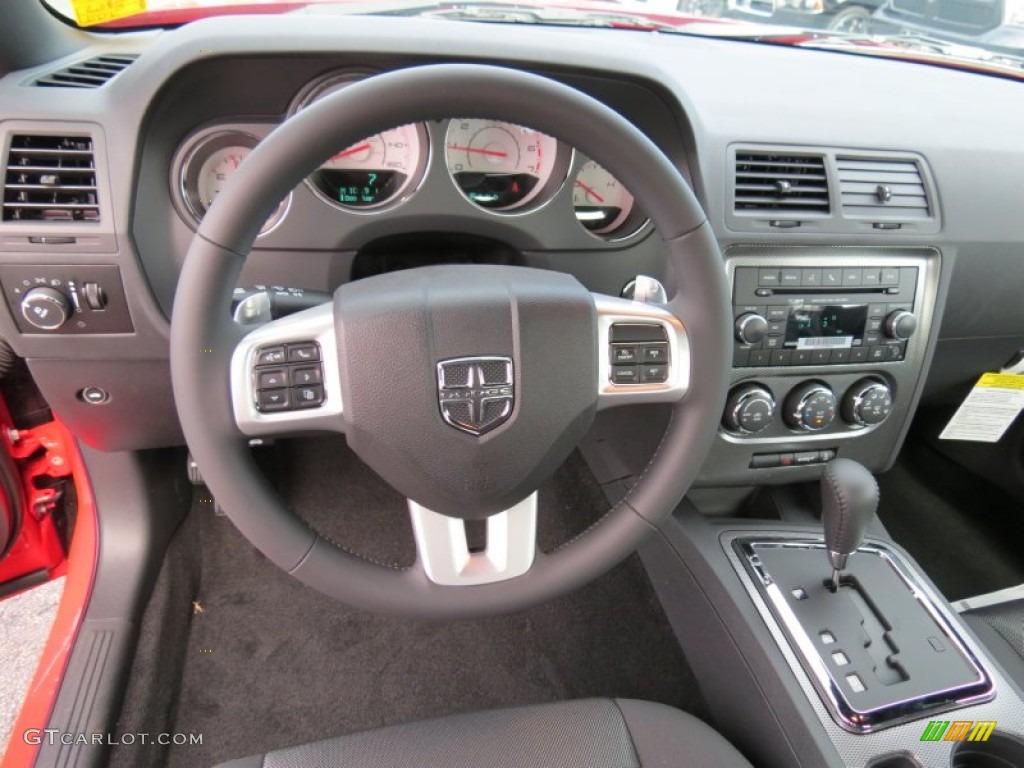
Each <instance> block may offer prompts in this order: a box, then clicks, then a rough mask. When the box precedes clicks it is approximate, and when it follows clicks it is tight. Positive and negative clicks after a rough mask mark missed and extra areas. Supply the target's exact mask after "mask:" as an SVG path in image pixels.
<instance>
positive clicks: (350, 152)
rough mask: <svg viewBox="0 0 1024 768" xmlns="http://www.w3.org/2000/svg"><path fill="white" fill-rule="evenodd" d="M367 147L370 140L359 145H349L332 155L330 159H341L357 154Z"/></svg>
mask: <svg viewBox="0 0 1024 768" xmlns="http://www.w3.org/2000/svg"><path fill="white" fill-rule="evenodd" d="M369 148H370V142H368V141H367V142H365V143H363V144H359V145H357V146H355V147H349V148H348V149H346V150H345V151H344V152H339V153H338V154H336V155H335V156H334V157H332V158H331V160H341V158H343V157H348V156H349V155H358V154H359V153H360V152H365V151H366V150H368V149H369Z"/></svg>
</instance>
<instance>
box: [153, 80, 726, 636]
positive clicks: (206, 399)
mask: <svg viewBox="0 0 1024 768" xmlns="http://www.w3.org/2000/svg"><path fill="white" fill-rule="evenodd" d="M555 105H557V108H556V106H555ZM464 115H471V116H473V117H480V118H490V119H498V120H502V119H508V118H509V116H511V115H514V116H515V120H516V122H517V123H522V124H526V125H530V126H531V127H532V128H534V129H536V130H540V131H543V132H545V133H548V134H550V135H552V136H555V137H557V138H560V139H562V140H564V141H566V142H568V143H570V144H571V145H573V146H575V147H577V148H579V149H580V150H581V151H582V152H583V153H585V154H586V155H587V156H588V157H591V158H594V159H595V160H596V161H598V162H599V163H601V164H602V165H603V166H604V167H606V168H607V169H608V170H609V171H610V172H611V173H612V174H614V175H615V176H616V177H617V178H618V179H620V181H621V182H622V183H623V184H624V185H625V186H626V187H627V188H628V189H630V191H631V192H632V193H633V195H634V196H635V198H636V200H637V204H638V205H640V206H641V207H642V208H643V210H645V211H646V212H647V214H648V215H649V216H650V218H651V220H652V221H653V223H654V225H655V228H656V230H657V232H658V233H659V234H660V235H661V237H662V239H663V241H664V243H665V249H666V254H667V264H666V271H665V275H666V279H665V282H666V287H667V289H668V292H669V295H670V297H671V298H670V300H669V304H668V305H667V308H668V309H669V310H670V311H671V312H672V313H673V314H674V315H675V316H676V317H677V318H679V320H680V321H681V322H682V323H683V325H684V327H685V328H686V332H687V334H688V337H689V345H690V361H691V367H690V370H691V376H690V384H689V388H688V391H687V393H686V396H685V398H683V399H682V400H680V401H679V402H677V403H675V404H674V405H673V406H672V418H671V420H670V423H669V426H668V428H667V430H666V432H665V434H664V436H663V438H662V441H661V444H660V445H659V447H658V449H657V451H656V452H655V454H654V456H653V457H652V459H651V461H650V463H649V465H648V466H647V468H646V469H645V470H644V472H643V473H642V474H641V475H640V477H639V478H638V479H637V481H636V483H635V485H634V486H633V488H632V489H631V490H630V491H629V493H628V494H627V495H626V497H625V498H624V499H622V500H621V501H620V502H619V503H618V504H616V505H615V506H613V507H612V508H611V509H610V510H609V511H608V512H607V513H606V514H605V515H604V517H602V518H601V519H600V521H598V522H597V523H595V524H594V525H593V526H591V527H590V528H589V529H588V530H587V531H585V532H584V533H582V534H580V535H579V536H577V537H576V538H575V539H573V540H572V541H570V542H568V543H567V544H564V545H563V546H562V547H560V548H559V549H558V550H556V551H555V552H552V553H549V554H541V553H538V554H537V556H536V560H535V561H534V563H533V565H532V567H531V568H530V569H529V570H528V571H527V572H526V573H525V574H523V575H521V576H518V577H516V578H512V579H508V580H506V581H499V582H495V583H490V584H481V585H474V586H458V587H452V586H440V585H438V584H435V583H433V582H432V581H430V580H429V579H428V578H427V577H426V575H425V574H424V572H423V570H422V568H418V567H415V566H414V567H412V568H409V569H394V568H388V567H384V566H381V565H378V564H376V563H372V562H369V561H368V560H365V559H363V558H361V557H359V556H358V555H354V554H352V553H350V552H347V551H345V550H343V549H342V548H340V547H339V546H337V545H335V544H334V543H332V542H329V541H327V540H326V539H324V538H322V537H320V536H319V535H318V534H317V533H316V532H314V531H312V530H311V529H310V528H309V527H308V526H307V525H306V524H305V523H304V522H302V521H301V520H299V519H298V518H297V517H295V516H294V515H293V514H291V513H290V512H289V511H288V510H287V509H286V508H285V506H284V505H283V504H282V502H281V501H280V499H279V498H278V497H277V496H276V494H275V492H274V491H273V490H272V488H271V487H270V485H269V483H268V482H267V480H266V478H265V477H264V476H263V475H262V473H261V472H260V470H259V469H258V468H257V467H256V465H255V463H254V462H253V460H252V458H251V456H250V454H249V449H248V447H247V442H246V439H245V436H244V435H243V434H242V433H241V432H240V431H239V428H238V426H237V424H236V423H235V421H234V417H233V415H232V408H231V380H230V372H229V367H230V361H231V356H232V352H233V350H234V349H235V346H236V344H237V343H238V342H239V341H240V340H241V338H242V337H243V336H244V334H245V330H244V329H242V328H241V327H239V326H237V325H236V324H235V323H234V322H232V321H231V317H230V311H229V310H230V302H231V297H232V291H233V289H234V287H235V286H236V284H237V280H238V277H239V274H240V272H241V268H242V265H243V263H244V261H245V258H246V254H247V253H248V251H249V249H250V248H251V246H252V244H253V242H254V240H255V238H256V235H257V234H258V232H259V230H260V228H261V226H262V224H263V222H264V221H266V219H267V218H268V216H270V214H271V213H272V212H273V211H274V209H275V208H276V207H277V204H278V201H279V200H281V199H282V198H283V197H284V196H285V195H287V194H288V192H289V191H291V190H292V189H293V188H294V187H295V186H297V185H298V184H299V182H301V181H302V179H303V178H305V177H306V176H307V175H308V174H309V173H310V172H311V171H312V170H313V169H314V168H316V167H317V166H318V165H319V164H320V163H321V162H322V160H323V158H325V157H329V156H330V155H331V154H332V153H333V152H334V151H336V149H337V147H339V146H348V145H350V144H353V143H355V142H356V141H359V140H360V139H361V138H362V137H364V136H369V135H373V134H374V133H378V132H380V131H382V130H386V129H388V128H390V127H392V126H394V125H402V124H406V123H411V122H421V121H429V120H441V119H446V118H449V117H451V116H464ZM730 329H731V313H730V302H729V295H728V289H727V284H726V279H725V271H724V268H723V264H722V259H721V253H720V251H719V249H718V245H717V242H716V240H715V238H714V237H713V235H712V233H711V230H710V226H709V224H708V223H707V221H706V218H705V216H704V213H703V210H702V209H701V207H700V204H699V203H698V201H697V200H696V197H695V196H694V194H693V192H692V191H691V189H690V187H689V186H688V185H687V184H686V182H685V180H684V179H683V177H682V176H681V175H680V173H679V171H678V170H677V169H676V168H675V167H674V166H673V165H672V163H671V162H670V160H669V159H668V158H667V157H666V156H665V155H664V154H663V153H662V152H661V151H660V150H659V149H658V148H657V147H656V146H655V145H654V144H653V143H652V142H651V141H650V140H649V139H648V138H647V137H646V136H645V135H644V134H642V133H641V132H640V131H639V130H638V129H637V128H635V127H634V126H633V125H632V124H631V123H629V122H628V121H626V120H625V119H624V118H622V117H621V116H619V115H618V114H617V113H615V112H614V111H612V110H611V109H609V108H608V107H606V106H605V105H603V104H601V103H600V102H598V101H596V100H595V99H593V98H591V97H590V96H587V95H585V94H583V93H581V92H579V91H577V90H575V89H572V88H570V87H568V86H566V85H563V84H560V83H557V82H555V81H553V80H550V79H547V78H544V77H540V76H538V75H532V74H527V73H524V72H520V71H517V70H512V69H506V68H500V67H494V66H485V65H475V64H438V65H428V66H421V67H413V68H409V69H404V70H398V71H395V72H391V73H388V74H383V75H378V76H374V77H371V78H368V79H366V80H363V81H360V82H358V83H355V84H353V85H351V86H349V87H347V88H345V89H343V90H340V91H338V92H335V93H333V94H331V95H329V96H327V97H325V98H324V99H322V100H320V101H318V102H316V103H315V104H313V105H312V106H310V107H308V108H306V109H304V110H303V111H301V112H300V113H298V114H297V115H295V116H294V117H292V118H290V119H289V120H287V121H286V122H284V123H283V124H282V125H281V126H279V127H278V128H277V129H275V130H274V131H273V132H272V133H271V134H270V135H269V136H267V138H266V139H264V140H263V141H262V142H261V143H260V144H259V146H258V147H257V148H256V149H255V150H254V151H253V152H252V153H251V155H250V156H249V157H248V158H247V159H246V162H245V163H244V164H243V165H242V166H240V168H239V170H238V171H237V173H236V174H235V176H234V178H233V179H232V181H231V183H230V184H229V185H228V186H227V187H226V188H225V190H224V191H223V192H222V193H221V195H220V196H219V197H218V199H217V202H216V204H215V205H213V206H212V207H211V209H210V211H209V212H208V214H207V216H206V217H205V219H204V220H203V222H202V224H201V226H200V228H199V230H198V232H197V233H196V236H195V238H194V239H193V241H192V244H191V246H190V248H189V251H188V253H187V256H186V259H185V263H184V265H183V268H182V271H181V275H180V279H179V283H178V289H177V294H176V296H175V302H174V312H173V319H172V323H171V373H172V381H173V386H174V395H175V401H176V403H177V408H178V413H179V417H180V419H181V424H182V429H183V431H184V434H185V438H186V441H187V443H188V445H189V447H190V449H191V451H192V454H193V457H194V458H195V460H196V461H197V463H198V465H199V467H200V468H201V470H202V472H203V476H204V478H205V480H206V482H207V484H208V486H209V488H210V490H211V491H212V493H213V494H214V495H215V497H216V498H217V500H218V502H219V503H220V505H221V507H222V508H223V509H224V510H225V512H226V513H227V515H228V517H229V518H230V519H231V520H232V522H233V523H234V524H235V525H236V527H237V528H238V529H239V530H240V531H241V533H242V534H243V535H244V536H245V537H246V538H248V539H249V540H250V541H251V542H252V543H253V544H254V545H255V546H256V547H257V548H258V549H259V550H261V551H262V552H263V554H264V555H266V556H267V557H268V558H269V559H270V560H271V561H272V562H274V563H275V564H276V565H278V566H279V567H281V568H282V569H284V570H285V571H287V572H288V573H289V574H291V575H293V576H295V577H296V578H298V579H300V580H301V581H303V582H305V583H306V584H308V585H310V586H312V587H314V588H316V589H318V590H320V591H322V592H324V593H325V594H327V595H330V596H332V597H335V598H337V599H339V600H342V601H344V602H347V603H349V604H351V605H354V606H357V607H360V608H365V609H370V610H375V611H379V612H386V613H392V614H398V615H406V616H414V617H425V618H457V617H469V616H481V615H488V614H495V613H506V612H510V611H514V610H518V609H522V608H525V607H528V606H530V605H533V604H536V603H540V602H543V601H545V600H548V599H551V598H553V597H555V596H558V595H561V594H564V593H566V592H569V591H571V590H573V589H575V588H577V587H579V586H582V585H583V584H585V583H587V582H589V581H591V580H592V579H594V578H596V577H598V576H600V575H601V574H603V573H604V572H606V571H607V570H609V569H610V568H611V567H613V566H614V565H616V564H617V563H619V562H620V561H621V560H623V559H624V558H625V557H626V556H628V555H629V554H630V553H632V552H633V551H635V550H636V548H637V547H638V546H639V545H640V544H641V543H642V542H643V541H644V540H645V539H646V538H647V537H648V536H650V535H651V534H652V533H654V532H655V530H656V529H657V526H658V525H659V524H660V523H662V522H663V521H664V520H666V519H667V518H668V517H669V516H670V515H671V513H672V511H673V510H674V509H675V508H676V506H677V505H678V504H679V502H680V501H681V499H682V497H683V495H684V494H685V492H686V491H687V489H688V488H689V487H690V485H691V484H692V482H693V480H694V478H695V477H696V475H697V473H698V471H699V469H700V466H701V463H702V461H703V459H704V458H705V456H706V455H707V452H708V451H709V450H710V446H711V442H712V440H713V439H714V436H715V433H716V430H717V425H718V420H719V416H720V414H721V410H722V407H723V405H724V401H725V396H726V390H727V388H728V370H729V358H730V355H731V343H730V337H731V330H730Z"/></svg>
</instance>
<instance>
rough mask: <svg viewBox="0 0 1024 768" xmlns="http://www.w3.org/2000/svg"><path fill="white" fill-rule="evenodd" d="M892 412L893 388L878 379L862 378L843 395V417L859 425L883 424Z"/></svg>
mask: <svg viewBox="0 0 1024 768" xmlns="http://www.w3.org/2000/svg"><path fill="white" fill-rule="evenodd" d="M890 413H892V390H891V389H889V385H888V384H886V383H885V382H882V381H879V380H877V379H861V380H860V381H858V382H857V383H856V384H854V385H853V386H852V387H850V389H849V390H847V392H846V395H845V396H844V397H843V405H842V414H843V419H844V420H845V421H847V422H849V423H850V424H855V425H856V426H859V427H868V426H871V425H872V424H881V423H882V422H883V421H885V420H886V419H887V418H889V414H890Z"/></svg>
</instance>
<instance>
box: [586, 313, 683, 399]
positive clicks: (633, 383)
mask: <svg viewBox="0 0 1024 768" xmlns="http://www.w3.org/2000/svg"><path fill="white" fill-rule="evenodd" d="M594 306H595V308H596V311H597V333H598V341H597V346H598V350H597V359H598V363H597V393H598V401H597V407H598V409H599V410H600V409H604V408H611V407H614V406H618V405H636V404H639V403H674V402H676V401H678V400H681V399H682V398H683V397H685V396H686V393H687V391H688V389H689V387H690V341H689V337H688V336H687V334H686V329H685V328H684V327H683V324H682V322H681V321H680V320H679V318H678V317H676V316H675V315H674V314H673V313H672V312H670V311H669V310H668V309H667V308H666V307H665V306H663V305H660V304H648V303H644V302H639V301H631V300H629V299H621V298H617V297H615V296H606V295H603V294H594Z"/></svg>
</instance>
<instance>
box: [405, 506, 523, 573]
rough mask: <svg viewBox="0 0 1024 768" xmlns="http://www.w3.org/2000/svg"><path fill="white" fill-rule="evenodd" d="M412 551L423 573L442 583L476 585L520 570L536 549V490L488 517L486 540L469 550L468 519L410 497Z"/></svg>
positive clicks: (520, 571)
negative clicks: (442, 512) (414, 551)
mask: <svg viewBox="0 0 1024 768" xmlns="http://www.w3.org/2000/svg"><path fill="white" fill-rule="evenodd" d="M409 514H410V516H411V517H412V530H413V534H414V536H415V537H416V551H417V554H418V555H419V562H420V564H421V566H422V567H423V571H424V572H425V573H426V575H427V578H428V579H430V580H431V581H432V582H434V583H435V584H441V585H445V586H461V587H465V586H474V585H479V584H491V583H493V582H496V581H507V580H508V579H514V578H515V577H517V576H522V575H523V574H524V573H526V572H527V571H528V570H530V566H532V565H533V560H534V557H535V556H536V554H537V492H536V491H534V492H533V493H531V494H530V495H529V496H527V497H526V498H525V499H523V500H522V501H521V502H519V503H518V504H516V505H515V506H514V507H512V508H510V509H506V510H505V511H504V512H499V513H498V514H495V515H491V516H490V517H488V518H487V519H486V524H487V542H486V545H485V546H484V547H483V548H482V549H479V550H474V551H470V548H469V542H468V537H467V536H466V521H464V520H462V519H461V518H457V517H448V516H447V515H441V514H438V513H437V512H433V511H431V510H429V509H427V508H426V507H424V506H422V505H420V504H417V503H416V502H415V501H412V500H411V499H410V500H409Z"/></svg>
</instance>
